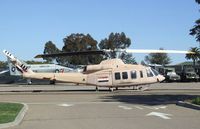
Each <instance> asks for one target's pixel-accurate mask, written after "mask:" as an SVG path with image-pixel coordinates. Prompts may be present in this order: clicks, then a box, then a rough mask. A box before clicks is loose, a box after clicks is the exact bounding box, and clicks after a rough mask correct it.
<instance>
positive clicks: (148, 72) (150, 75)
mask: <svg viewBox="0 0 200 129" xmlns="http://www.w3.org/2000/svg"><path fill="white" fill-rule="evenodd" d="M147 77H153V73H152V72H151V70H150V69H147Z"/></svg>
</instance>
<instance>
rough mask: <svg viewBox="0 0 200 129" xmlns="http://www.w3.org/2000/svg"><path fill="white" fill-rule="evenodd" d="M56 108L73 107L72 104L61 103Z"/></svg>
mask: <svg viewBox="0 0 200 129" xmlns="http://www.w3.org/2000/svg"><path fill="white" fill-rule="evenodd" d="M58 106H61V107H71V106H73V104H67V103H63V104H58Z"/></svg>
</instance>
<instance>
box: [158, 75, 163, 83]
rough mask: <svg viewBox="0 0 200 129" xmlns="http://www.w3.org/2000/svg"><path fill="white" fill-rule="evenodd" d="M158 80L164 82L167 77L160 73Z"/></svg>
mask: <svg viewBox="0 0 200 129" xmlns="http://www.w3.org/2000/svg"><path fill="white" fill-rule="evenodd" d="M157 80H158V82H162V81H164V80H165V77H164V76H162V75H158V76H157Z"/></svg>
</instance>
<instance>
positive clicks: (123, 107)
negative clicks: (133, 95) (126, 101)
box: [118, 105, 132, 110]
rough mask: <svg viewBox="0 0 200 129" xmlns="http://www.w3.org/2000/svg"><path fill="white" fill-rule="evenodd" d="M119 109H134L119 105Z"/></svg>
mask: <svg viewBox="0 0 200 129" xmlns="http://www.w3.org/2000/svg"><path fill="white" fill-rule="evenodd" d="M118 107H119V108H122V109H125V110H131V109H132V108H131V107H127V106H121V105H119V106H118Z"/></svg>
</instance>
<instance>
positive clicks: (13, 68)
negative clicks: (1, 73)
mask: <svg viewBox="0 0 200 129" xmlns="http://www.w3.org/2000/svg"><path fill="white" fill-rule="evenodd" d="M7 61H8V66H9V72H10V75H12V76H22V73H21V72H19V71H18V70H17V67H16V66H15V65H14V64H12V62H11V60H10V58H8V57H7Z"/></svg>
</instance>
